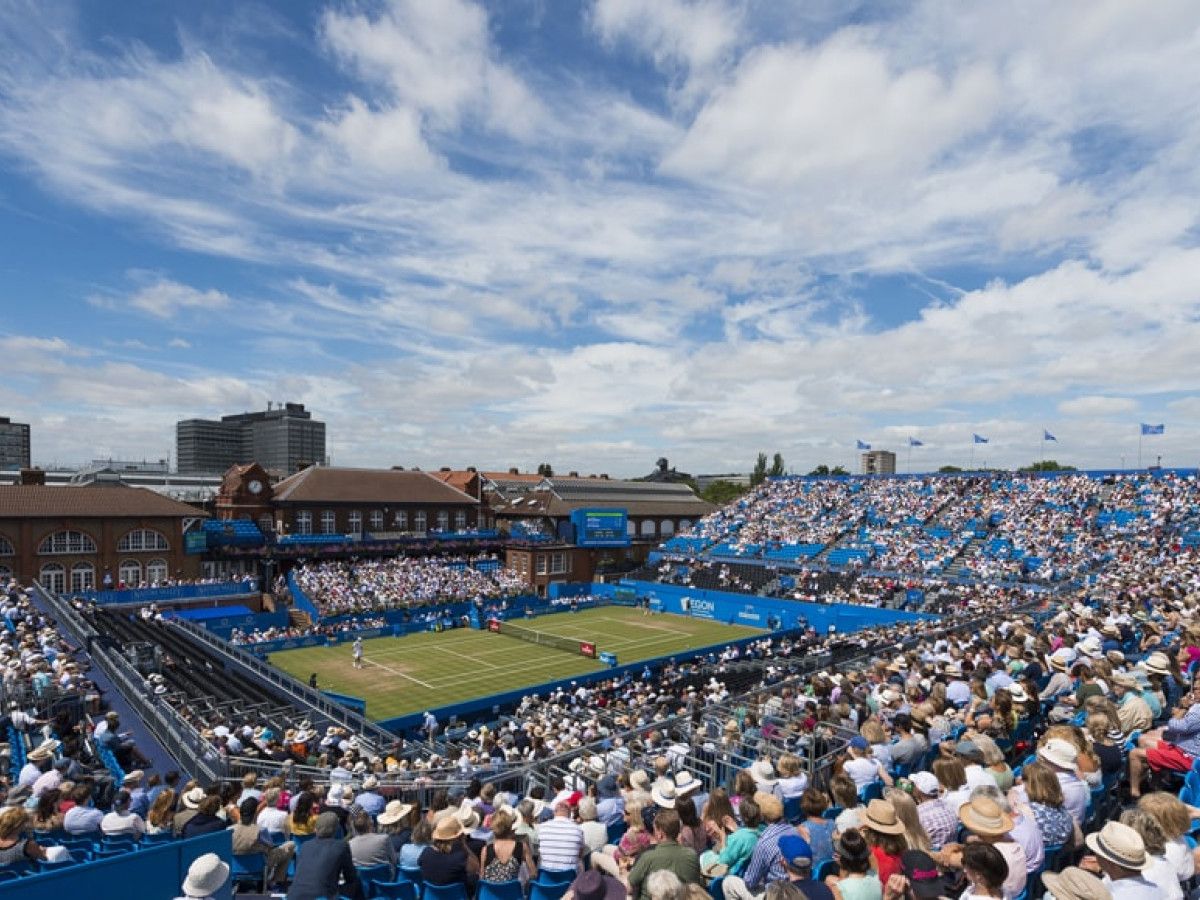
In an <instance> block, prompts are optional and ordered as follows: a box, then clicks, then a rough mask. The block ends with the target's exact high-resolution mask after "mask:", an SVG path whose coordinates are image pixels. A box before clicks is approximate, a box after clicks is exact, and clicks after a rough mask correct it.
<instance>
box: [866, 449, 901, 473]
mask: <svg viewBox="0 0 1200 900" xmlns="http://www.w3.org/2000/svg"><path fill="white" fill-rule="evenodd" d="M862 473H863V474H864V475H895V474H896V454H895V453H893V452H892V451H891V450H868V451H867V452H866V453H864V454H863V455H862Z"/></svg>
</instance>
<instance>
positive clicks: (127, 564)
mask: <svg viewBox="0 0 1200 900" xmlns="http://www.w3.org/2000/svg"><path fill="white" fill-rule="evenodd" d="M135 570H136V572H137V577H136V578H127V577H126V575H125V573H126V571H128V572H130V573H132V572H134V571H135ZM143 572H145V569H143V568H142V564H141V563H140V562H139V561H138V560H136V559H123V560H121V564H120V565H119V566H117V581H123V582H125V586H126V587H137V586H138V585H139V584H141V583H142V574H143Z"/></svg>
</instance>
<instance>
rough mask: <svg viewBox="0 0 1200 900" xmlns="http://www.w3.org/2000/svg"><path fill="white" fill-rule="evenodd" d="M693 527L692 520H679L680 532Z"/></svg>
mask: <svg viewBox="0 0 1200 900" xmlns="http://www.w3.org/2000/svg"><path fill="white" fill-rule="evenodd" d="M691 527H692V520H691V519H680V520H679V530H680V531H687V530H688V529H689V528H691Z"/></svg>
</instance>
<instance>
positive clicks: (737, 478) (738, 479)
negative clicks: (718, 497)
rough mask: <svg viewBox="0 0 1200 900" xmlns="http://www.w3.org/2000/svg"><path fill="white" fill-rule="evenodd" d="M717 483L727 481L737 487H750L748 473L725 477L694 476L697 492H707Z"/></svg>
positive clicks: (734, 473)
mask: <svg viewBox="0 0 1200 900" xmlns="http://www.w3.org/2000/svg"><path fill="white" fill-rule="evenodd" d="M718 481H727V482H729V483H730V484H736V485H737V486H738V487H749V486H750V473H749V472H742V473H738V472H730V473H728V474H726V475H697V476H696V489H697V490H698V491H707V490H708V489H709V488H710V487H712V486H713V485H714V484H716V483H717V482H718Z"/></svg>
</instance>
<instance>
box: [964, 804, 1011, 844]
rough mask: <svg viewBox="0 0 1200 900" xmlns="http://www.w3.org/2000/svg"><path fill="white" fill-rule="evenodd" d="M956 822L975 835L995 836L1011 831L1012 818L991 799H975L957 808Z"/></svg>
mask: <svg viewBox="0 0 1200 900" xmlns="http://www.w3.org/2000/svg"><path fill="white" fill-rule="evenodd" d="M958 820H959V821H960V822H962V823H963V825H965V826H967V829H968V830H969V831H973V832H975V833H976V834H982V835H989V836H997V835H1001V834H1008V833H1009V832H1010V831H1012V828H1013V820H1012V816H1010V815H1009V814H1008V813H1006V812H1005V811H1004V810H1003V809H1001V808H1000V804H999V803H997V802H996V801H995V800H993V799H992V798H991V797H976V798H975V799H973V800H971V802H969V803H964V804H963V805H962V806H960V807H959V808H958Z"/></svg>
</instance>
